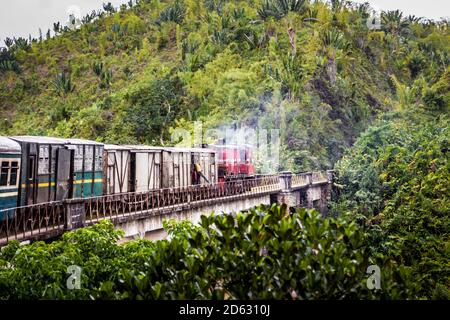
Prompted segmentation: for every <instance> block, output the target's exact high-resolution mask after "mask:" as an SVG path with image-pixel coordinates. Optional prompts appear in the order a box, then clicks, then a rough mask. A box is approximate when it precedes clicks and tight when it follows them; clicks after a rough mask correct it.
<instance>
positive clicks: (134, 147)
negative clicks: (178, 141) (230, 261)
mask: <svg viewBox="0 0 450 320" xmlns="http://www.w3.org/2000/svg"><path fill="white" fill-rule="evenodd" d="M123 147H125V148H128V149H129V150H136V151H140V150H142V151H162V150H164V148H162V147H153V146H146V145H140V144H139V145H124V146H123Z"/></svg>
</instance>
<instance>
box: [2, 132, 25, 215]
mask: <svg viewBox="0 0 450 320" xmlns="http://www.w3.org/2000/svg"><path fill="white" fill-rule="evenodd" d="M21 152H22V150H21V147H20V145H19V144H18V143H17V142H15V141H13V140H11V139H8V138H5V137H0V166H1V167H0V170H1V171H0V210H3V209H8V208H14V207H17V205H18V196H19V183H20V176H19V173H20V165H21ZM8 217H9V218H12V217H13V212H12V211H11V212H10V213H9V214H8ZM5 219H6V213H3V214H0V221H2V220H5Z"/></svg>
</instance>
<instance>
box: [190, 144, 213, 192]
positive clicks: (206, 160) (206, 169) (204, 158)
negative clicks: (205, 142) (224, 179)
mask: <svg viewBox="0 0 450 320" xmlns="http://www.w3.org/2000/svg"><path fill="white" fill-rule="evenodd" d="M190 152H191V162H192V164H193V165H195V164H199V165H200V167H201V170H202V173H203V175H204V178H206V181H205V179H204V178H203V179H201V178H200V180H199V181H193V182H192V184H198V183H199V184H205V183H216V182H217V176H218V166H217V152H216V151H215V150H213V149H206V148H205V149H203V148H193V149H190Z"/></svg>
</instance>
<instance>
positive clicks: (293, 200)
mask: <svg viewBox="0 0 450 320" xmlns="http://www.w3.org/2000/svg"><path fill="white" fill-rule="evenodd" d="M280 189H281V192H280V193H278V194H277V202H278V203H279V204H285V205H286V206H287V209H288V210H289V209H290V208H295V207H297V202H298V201H297V196H296V194H295V193H294V192H293V191H292V172H290V171H284V172H281V173H280Z"/></svg>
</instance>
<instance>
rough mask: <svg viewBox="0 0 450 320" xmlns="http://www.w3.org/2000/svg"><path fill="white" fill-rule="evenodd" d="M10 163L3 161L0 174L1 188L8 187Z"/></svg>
mask: <svg viewBox="0 0 450 320" xmlns="http://www.w3.org/2000/svg"><path fill="white" fill-rule="evenodd" d="M8 174H9V162H6V161H3V162H2V167H1V173H0V187H5V186H7V185H8Z"/></svg>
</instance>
